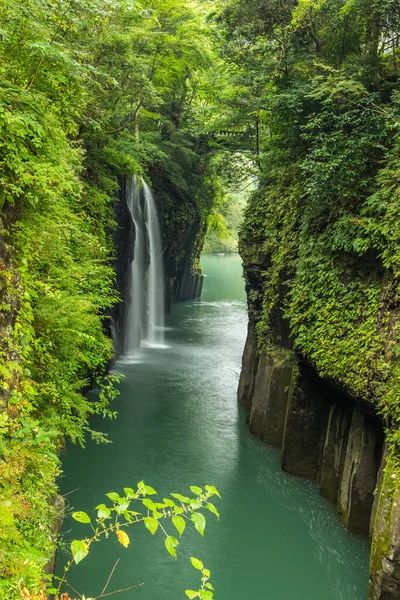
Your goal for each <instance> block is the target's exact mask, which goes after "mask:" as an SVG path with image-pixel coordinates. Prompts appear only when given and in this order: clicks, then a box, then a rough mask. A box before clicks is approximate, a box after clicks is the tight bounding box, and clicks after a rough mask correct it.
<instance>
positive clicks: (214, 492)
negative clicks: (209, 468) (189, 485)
mask: <svg viewBox="0 0 400 600" xmlns="http://www.w3.org/2000/svg"><path fill="white" fill-rule="evenodd" d="M205 487H206V490H207V492H208V493H209V495H210V496H218V498H221V494H220V493H219V491H218V490H217V488H216V487H215V486H213V485H206V486H205Z"/></svg>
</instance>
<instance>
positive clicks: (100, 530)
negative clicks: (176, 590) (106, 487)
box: [57, 481, 220, 600]
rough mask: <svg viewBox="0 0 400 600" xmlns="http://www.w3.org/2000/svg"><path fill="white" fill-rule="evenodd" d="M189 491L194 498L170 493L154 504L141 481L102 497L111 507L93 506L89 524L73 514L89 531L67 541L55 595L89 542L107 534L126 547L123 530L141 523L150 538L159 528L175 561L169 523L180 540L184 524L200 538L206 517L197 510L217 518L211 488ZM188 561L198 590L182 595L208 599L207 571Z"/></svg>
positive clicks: (79, 513)
mask: <svg viewBox="0 0 400 600" xmlns="http://www.w3.org/2000/svg"><path fill="white" fill-rule="evenodd" d="M190 490H191V492H192V493H193V494H194V497H189V496H183V495H182V494H178V493H171V494H170V497H167V498H163V499H162V501H161V502H160V501H159V502H156V501H155V500H151V499H150V498H148V496H156V495H157V492H156V490H155V489H154V488H152V487H151V486H149V485H146V484H145V483H144V481H140V482H139V483H138V484H137V487H136V489H133V488H128V487H126V488H124V495H123V496H120V494H118V493H117V492H109V493H108V494H106V497H107V498H108V499H109V500H111V502H112V504H111V505H109V506H107V505H106V504H99V505H98V506H96V508H95V510H96V511H97V516H96V517H95V518H94V519H93V522H92V519H91V517H90V516H89V515H88V514H87V513H85V512H83V511H77V512H73V513H72V517H73V519H75V521H77V522H78V523H83V524H86V525H89V526H90V530H91V531H90V534H89V535H88V536H87V537H85V538H84V539H82V540H73V541H72V542H71V546H70V548H71V555H72V558H71V559H70V560H69V561H68V562H67V564H66V566H65V569H64V573H63V575H62V576H61V577H60V581H59V585H58V588H57V594H58V595H59V594H62V590H63V587H65V586H68V579H67V576H68V573H69V571H70V569H71V567H72V566H73V565H74V564H75V565H77V564H79V563H80V562H81V561H82V560H83V559H84V558H86V556H87V555H88V554H89V552H90V548H91V546H92V544H93V543H96V542H100V541H101V540H102V539H104V538H108V537H109V536H110V535H111V534H115V535H116V537H117V539H118V542H119V543H120V544H121V545H122V546H124V548H127V547H128V546H129V544H130V539H129V536H128V534H127V533H126V531H125V529H126V528H128V527H131V526H137V525H138V524H140V523H143V524H144V526H145V527H146V528H147V529H148V530H149V531H150V533H151V534H152V535H154V534H155V533H156V531H157V530H158V529H160V531H161V532H162V534H163V535H164V545H165V548H166V550H167V552H168V553H169V554H170V555H171V556H172V558H176V557H177V550H176V548H177V546H178V545H179V540H178V539H177V538H176V537H174V536H173V535H171V534H170V533H168V531H167V529H168V525H170V524H172V525H173V526H174V527H175V529H176V530H177V531H178V533H179V536H180V537H181V536H182V534H183V532H184V530H185V527H186V524H187V523H190V522H191V523H193V525H194V527H195V529H196V530H197V531H198V532H199V533H200V534H201V535H204V528H205V525H206V518H205V516H204V514H203V513H202V512H200V511H202V510H203V511H204V510H205V511H209V512H211V513H212V514H214V515H216V516H217V518H219V514H218V511H217V510H216V508H215V506H214V505H213V504H211V503H210V502H209V499H210V498H212V497H213V496H218V497H219V498H220V494H219V492H218V490H217V489H216V488H215V487H214V486H210V485H206V486H205V487H204V489H203V488H201V487H198V486H191V487H190ZM143 509H145V512H143ZM190 560H191V563H192V565H193V567H194V568H195V569H197V570H200V571H201V574H202V578H201V588H200V589H199V590H198V591H193V590H186V595H187V596H188V597H189V598H197V597H198V598H202V599H203V600H211V599H212V598H213V594H212V590H213V587H212V585H211V583H210V582H209V578H210V571H209V570H208V569H205V568H204V565H203V563H202V562H201V561H200V560H199V559H197V558H191V559H190Z"/></svg>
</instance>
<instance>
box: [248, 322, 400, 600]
mask: <svg viewBox="0 0 400 600" xmlns="http://www.w3.org/2000/svg"><path fill="white" fill-rule="evenodd" d="M271 338H272V339H271V340H269V342H268V344H267V345H264V347H263V348H262V349H260V348H259V347H258V343H257V335H256V330H255V327H254V324H253V323H252V322H250V323H249V328H248V335H247V340H246V345H245V348H244V352H243V359H242V372H241V375H240V381H239V388H238V400H239V402H240V404H242V405H243V406H245V407H246V410H247V411H248V421H249V426H250V430H251V431H252V432H253V433H255V434H256V435H258V436H260V437H261V438H262V439H263V441H265V442H266V443H269V444H274V445H277V446H280V447H281V464H282V469H284V470H285V471H287V472H289V473H292V474H295V475H299V476H303V477H307V478H310V479H314V480H316V481H317V482H318V484H319V486H320V491H321V494H322V495H323V496H324V497H325V498H327V499H328V500H330V501H331V502H332V503H334V504H335V505H336V506H337V509H338V516H339V518H340V519H341V521H342V522H343V524H344V525H345V526H346V527H347V528H348V529H349V530H351V531H354V532H357V533H362V534H368V532H370V538H371V567H370V592H369V600H400V481H397V475H396V473H395V472H394V471H393V469H392V471H390V469H391V466H390V464H389V466H388V456H387V450H386V451H384V448H383V444H384V435H383V428H382V424H381V422H380V421H379V419H378V418H373V415H371V407H370V405H368V406H367V405H365V406H364V405H363V403H362V402H356V401H355V399H354V398H351V397H349V396H346V394H345V393H344V392H343V390H340V389H339V388H336V387H335V386H334V385H333V383H332V382H328V381H325V380H324V379H322V378H321V377H319V376H318V374H317V373H316V372H315V370H314V369H313V367H312V366H311V365H309V364H307V363H306V362H305V361H304V359H300V357H298V356H296V355H295V354H294V353H293V351H292V350H291V349H290V344H288V343H287V337H286V336H280V337H279V338H278V336H275V337H273V336H271ZM277 341H278V342H279V343H277Z"/></svg>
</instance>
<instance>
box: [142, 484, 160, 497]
mask: <svg viewBox="0 0 400 600" xmlns="http://www.w3.org/2000/svg"><path fill="white" fill-rule="evenodd" d="M144 491H145V493H146V494H147V495H148V496H154V494H157V492H156V490H155V489H154V488H152V487H151V486H150V485H146V486H145V487H144Z"/></svg>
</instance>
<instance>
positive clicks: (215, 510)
mask: <svg viewBox="0 0 400 600" xmlns="http://www.w3.org/2000/svg"><path fill="white" fill-rule="evenodd" d="M206 508H207V509H208V510H209V511H210V512H212V513H213V514H214V515H215V516H216V517H217V519H219V512H218V511H217V509H216V508H215V506H214V504H212V503H211V502H208V504H206Z"/></svg>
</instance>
